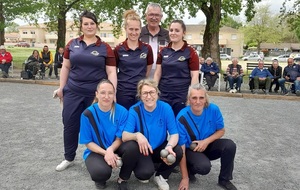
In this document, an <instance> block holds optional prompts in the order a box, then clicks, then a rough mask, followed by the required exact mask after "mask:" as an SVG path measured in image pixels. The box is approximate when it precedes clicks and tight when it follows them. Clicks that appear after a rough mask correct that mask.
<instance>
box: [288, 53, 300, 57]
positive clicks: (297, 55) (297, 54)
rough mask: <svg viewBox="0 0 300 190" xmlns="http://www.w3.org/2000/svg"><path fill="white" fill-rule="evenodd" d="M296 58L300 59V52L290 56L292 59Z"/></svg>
mask: <svg viewBox="0 0 300 190" xmlns="http://www.w3.org/2000/svg"><path fill="white" fill-rule="evenodd" d="M295 57H300V53H299V52H294V53H291V54H290V58H295Z"/></svg>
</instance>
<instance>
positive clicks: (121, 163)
mask: <svg viewBox="0 0 300 190" xmlns="http://www.w3.org/2000/svg"><path fill="white" fill-rule="evenodd" d="M116 163H117V167H118V168H120V167H122V165H123V162H122V160H121V159H118V160H117V161H116Z"/></svg>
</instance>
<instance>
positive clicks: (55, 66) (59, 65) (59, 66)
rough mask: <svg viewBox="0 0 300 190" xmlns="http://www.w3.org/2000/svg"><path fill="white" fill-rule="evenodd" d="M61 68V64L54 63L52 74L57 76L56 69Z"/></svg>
mask: <svg viewBox="0 0 300 190" xmlns="http://www.w3.org/2000/svg"><path fill="white" fill-rule="evenodd" d="M61 67H62V64H61V63H54V74H55V76H58V68H61ZM51 74H52V73H51Z"/></svg>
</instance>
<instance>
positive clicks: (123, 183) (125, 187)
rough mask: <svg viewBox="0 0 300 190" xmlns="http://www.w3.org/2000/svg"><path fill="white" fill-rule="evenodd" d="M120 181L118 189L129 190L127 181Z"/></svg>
mask: <svg viewBox="0 0 300 190" xmlns="http://www.w3.org/2000/svg"><path fill="white" fill-rule="evenodd" d="M117 183H118V190H128V188H127V181H121V183H119V182H117Z"/></svg>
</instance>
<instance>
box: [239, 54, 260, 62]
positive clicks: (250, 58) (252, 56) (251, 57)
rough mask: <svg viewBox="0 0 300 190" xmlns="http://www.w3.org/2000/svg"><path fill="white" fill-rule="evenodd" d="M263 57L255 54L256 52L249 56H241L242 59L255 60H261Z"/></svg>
mask: <svg viewBox="0 0 300 190" xmlns="http://www.w3.org/2000/svg"><path fill="white" fill-rule="evenodd" d="M262 59H263V58H262V57H261V56H260V55H257V54H251V55H249V56H245V57H243V58H242V60H244V61H248V60H252V61H253V60H255V61H259V60H262Z"/></svg>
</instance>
